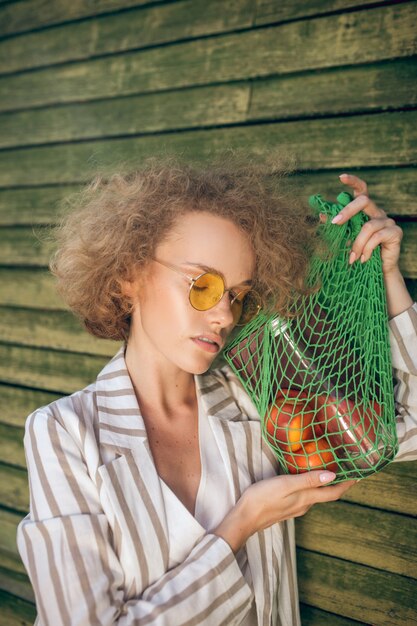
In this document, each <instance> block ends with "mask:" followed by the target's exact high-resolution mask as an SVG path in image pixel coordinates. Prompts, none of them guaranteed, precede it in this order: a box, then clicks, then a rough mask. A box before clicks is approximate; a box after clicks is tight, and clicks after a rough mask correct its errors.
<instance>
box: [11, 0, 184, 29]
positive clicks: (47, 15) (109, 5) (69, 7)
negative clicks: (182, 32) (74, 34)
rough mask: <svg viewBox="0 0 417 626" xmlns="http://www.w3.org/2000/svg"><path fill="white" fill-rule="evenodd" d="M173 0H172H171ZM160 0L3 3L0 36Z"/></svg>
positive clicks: (62, 0)
mask: <svg viewBox="0 0 417 626" xmlns="http://www.w3.org/2000/svg"><path fill="white" fill-rule="evenodd" d="M173 1H175V0H173ZM160 2H161V0H100V2H93V3H91V2H85V0H73V1H72V2H71V3H69V2H66V0H54V1H53V2H44V0H30V2H20V3H19V4H16V2H13V3H12V4H7V5H6V6H4V7H2V8H1V10H0V24H1V28H0V35H2V36H4V35H12V34H13V35H15V34H17V33H23V32H25V31H28V30H29V31H30V30H34V29H35V28H45V27H47V26H52V25H56V24H61V23H62V22H67V21H70V20H79V19H83V18H86V17H96V16H97V15H104V14H106V13H112V12H113V11H118V10H123V9H128V8H130V7H137V6H141V5H148V4H158V3H160Z"/></svg>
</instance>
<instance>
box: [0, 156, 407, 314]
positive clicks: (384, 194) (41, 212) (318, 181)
mask: <svg viewBox="0 0 417 626" xmlns="http://www.w3.org/2000/svg"><path fill="white" fill-rule="evenodd" d="M357 175H358V176H360V177H361V178H363V179H364V180H366V181H367V183H368V188H369V193H370V195H371V196H372V198H373V199H374V200H375V202H376V203H377V204H378V205H379V206H380V207H381V208H383V209H384V210H385V211H386V212H387V213H388V214H389V215H391V216H393V217H395V216H411V217H417V204H416V201H415V200H416V198H417V176H416V173H415V168H414V167H410V168H401V169H391V170H390V169H388V170H380V169H367V168H362V169H361V170H360V171H358V172H357ZM287 180H288V183H289V185H290V186H291V188H292V189H293V190H294V193H295V194H296V195H297V196H298V197H300V198H305V201H307V198H308V196H309V195H311V194H315V193H320V194H321V195H322V196H323V197H325V198H329V199H331V198H335V197H336V195H337V194H338V193H339V190H341V189H343V187H341V186H340V182H339V179H338V177H337V174H336V173H335V172H315V173H312V174H308V173H304V174H300V175H292V176H291V177H289V178H288V179H287ZM80 188H81V185H66V186H62V187H40V188H37V187H28V188H25V189H1V190H0V226H13V225H18V224H20V225H36V224H49V223H55V222H57V220H58V219H59V217H60V215H61V213H62V206H61V204H60V203H61V202H62V201H63V199H64V198H66V197H69V196H70V195H71V194H72V193H74V192H76V191H78V190H79V189H80ZM0 273H1V269H0ZM1 284H2V279H0V285H1ZM0 291H1V287H0ZM0 298H1V294H0ZM0 302H1V300H0Z"/></svg>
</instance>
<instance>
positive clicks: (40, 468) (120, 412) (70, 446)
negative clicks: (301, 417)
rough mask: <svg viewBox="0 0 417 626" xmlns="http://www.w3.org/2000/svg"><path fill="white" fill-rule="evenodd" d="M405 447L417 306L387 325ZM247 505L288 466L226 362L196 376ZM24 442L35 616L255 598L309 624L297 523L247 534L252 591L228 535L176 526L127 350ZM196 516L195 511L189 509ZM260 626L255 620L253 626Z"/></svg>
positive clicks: (238, 609)
mask: <svg viewBox="0 0 417 626" xmlns="http://www.w3.org/2000/svg"><path fill="white" fill-rule="evenodd" d="M389 326H390V341H391V349H392V358H393V366H394V375H395V378H396V385H395V398H396V407H397V415H398V417H397V430H398V435H399V440H400V449H399V453H398V456H397V459H396V460H403V459H404V460H410V459H412V458H417V453H416V450H417V304H413V306H412V307H410V308H409V309H408V310H407V311H405V312H404V313H401V314H400V315H398V316H396V317H395V318H393V319H392V320H391V321H390V322H389ZM195 382H196V389H197V394H198V396H199V399H200V400H201V402H202V405H203V406H204V409H205V411H206V414H207V416H208V419H209V422H210V426H211V428H212V430H213V434H214V436H215V439H216V441H217V444H218V446H219V449H220V452H221V455H222V458H223V461H224V466H225V475H224V480H225V484H227V485H228V486H229V487H230V488H231V489H232V492H233V493H234V499H235V500H236V501H237V500H238V498H239V497H240V494H241V493H242V492H243V491H244V490H245V489H246V488H247V487H248V486H249V485H250V484H252V483H253V482H255V481H258V480H261V479H263V478H267V477H271V476H274V475H276V474H277V473H278V470H279V468H278V465H277V462H276V460H275V457H274V456H273V454H272V453H271V451H270V449H269V447H268V446H267V445H266V444H265V443H264V441H263V439H262V437H261V427H260V420H259V416H258V414H257V412H256V409H255V407H254V406H253V404H252V402H251V401H250V399H249V397H248V396H247V395H246V393H245V392H244V391H243V389H242V387H241V385H240V383H239V382H238V381H237V379H236V377H235V376H234V375H233V373H232V371H231V370H230V368H229V367H228V366H226V365H225V366H222V367H219V368H217V369H213V370H212V371H209V372H207V373H205V374H203V375H199V376H197V375H196V376H195ZM24 447H25V454H26V461H27V466H28V473H29V487H30V512H29V513H28V515H26V517H25V518H24V519H23V520H21V522H20V524H19V526H18V529H17V545H18V549H19V553H20V555H21V558H22V561H23V563H24V565H25V567H26V570H27V572H28V575H29V577H30V580H31V583H32V586H33V589H34V592H35V597H36V604H37V611H38V616H37V619H36V622H35V624H36V626H47V625H48V626H92V625H94V626H95V625H102V626H110V625H112V624H120V625H121V626H130V625H133V624H137V625H140V626H145V625H153V626H156V625H158V626H180V625H181V626H185V625H187V626H192V625H197V624H204V625H212V626H219V625H221V624H222V625H224V626H233V625H237V624H239V623H240V622H241V621H242V620H243V619H244V617H245V615H246V613H247V612H248V610H249V606H250V603H251V601H252V600H253V598H254V599H255V601H256V612H257V617H258V619H257V624H258V625H262V626H267V625H268V626H269V625H273V626H298V625H299V624H300V616H299V607H298V591H297V581H296V561H295V537H294V520H288V521H286V522H281V523H277V524H274V525H273V526H271V527H270V528H267V529H265V530H263V531H261V532H258V533H255V534H254V535H253V536H252V537H250V538H249V540H248V541H247V543H246V545H245V546H244V548H242V550H243V549H244V550H246V553H247V559H248V563H249V567H250V571H251V574H252V578H253V587H250V586H249V585H248V584H247V582H246V581H245V578H244V576H243V575H242V571H241V570H240V567H239V564H238V561H239V559H238V555H236V556H235V555H234V554H233V552H232V551H231V549H230V547H229V545H228V544H227V543H226V542H225V541H224V540H223V539H222V538H221V537H217V536H216V535H213V534H210V533H209V532H207V531H205V530H204V529H203V528H202V527H201V526H199V524H198V523H197V521H196V520H194V521H195V524H194V525H193V523H192V519H190V526H189V527H188V528H187V527H185V528H183V529H182V528H180V529H176V532H180V533H182V535H181V540H182V552H181V551H180V552H178V550H177V551H176V553H175V554H173V553H172V551H171V542H170V537H171V533H172V528H169V527H168V523H167V520H168V516H167V510H166V506H165V502H164V498H163V493H162V489H161V480H160V478H159V476H158V474H157V471H156V468H155V465H154V463H153V460H152V455H151V453H150V448H149V445H148V442H147V437H146V430H145V426H144V422H143V419H142V417H141V415H140V412H139V408H138V404H137V401H136V397H135V394H134V390H133V387H132V383H131V380H130V377H129V375H128V372H127V369H126V364H125V360H124V348H121V349H120V350H119V352H118V353H117V354H116V356H115V357H114V358H113V359H112V360H111V361H110V362H109V363H108V364H107V365H106V366H105V368H104V369H103V370H102V372H101V373H100V374H99V375H98V377H97V380H96V381H95V382H94V383H93V384H91V385H89V386H88V387H86V388H85V389H83V390H81V391H78V392H76V393H74V394H73V395H72V396H69V397H65V398H61V399H60V400H57V401H56V402H53V403H52V404H50V405H48V406H46V407H42V408H40V409H38V410H37V411H35V412H34V413H32V414H31V415H29V417H28V418H27V420H26V427H25V436H24ZM189 517H190V518H192V516H191V515H190V516H189ZM254 626H255V625H254Z"/></svg>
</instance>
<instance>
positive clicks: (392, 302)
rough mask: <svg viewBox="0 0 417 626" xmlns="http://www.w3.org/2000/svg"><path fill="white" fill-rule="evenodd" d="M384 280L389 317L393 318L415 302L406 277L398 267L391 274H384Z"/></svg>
mask: <svg viewBox="0 0 417 626" xmlns="http://www.w3.org/2000/svg"><path fill="white" fill-rule="evenodd" d="M384 282H385V291H386V297H387V305H388V317H389V318H390V319H391V318H393V317H395V316H396V315H399V314H400V313H403V311H406V310H407V309H408V308H409V307H410V306H411V305H412V304H413V299H412V297H411V296H410V294H409V292H408V289H407V287H406V285H405V281H404V278H403V276H402V274H401V272H400V270H399V268H398V267H397V268H396V269H395V270H392V271H391V272H390V273H389V274H387V275H385V274H384Z"/></svg>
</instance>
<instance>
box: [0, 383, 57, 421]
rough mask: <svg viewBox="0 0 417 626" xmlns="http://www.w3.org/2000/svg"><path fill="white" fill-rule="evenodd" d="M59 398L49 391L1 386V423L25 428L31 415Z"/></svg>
mask: <svg viewBox="0 0 417 626" xmlns="http://www.w3.org/2000/svg"><path fill="white" fill-rule="evenodd" d="M59 397H60V394H54V393H49V392H47V391H38V390H36V389H25V388H20V387H12V386H9V385H2V384H0V398H1V407H2V410H1V416H0V418H1V423H2V424H8V425H11V426H20V427H21V428H23V426H24V425H25V420H26V417H27V416H28V415H29V413H32V412H33V411H34V410H35V409H37V408H39V407H41V406H45V405H46V404H49V403H50V402H53V401H54V400H57V399H58V398H59Z"/></svg>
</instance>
